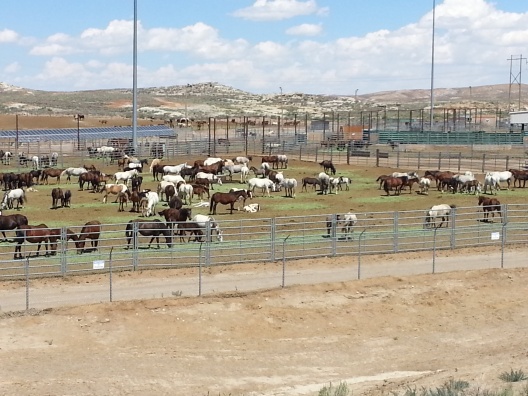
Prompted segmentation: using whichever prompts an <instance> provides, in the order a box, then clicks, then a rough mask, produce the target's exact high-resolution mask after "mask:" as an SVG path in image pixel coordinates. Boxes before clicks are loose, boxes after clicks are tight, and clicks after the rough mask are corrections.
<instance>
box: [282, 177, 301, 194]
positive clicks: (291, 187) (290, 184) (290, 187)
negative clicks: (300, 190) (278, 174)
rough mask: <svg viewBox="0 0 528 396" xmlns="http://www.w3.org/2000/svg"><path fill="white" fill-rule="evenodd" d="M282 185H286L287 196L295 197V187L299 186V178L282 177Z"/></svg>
mask: <svg viewBox="0 0 528 396" xmlns="http://www.w3.org/2000/svg"><path fill="white" fill-rule="evenodd" d="M280 185H281V186H282V187H284V192H285V196H286V198H295V189H296V188H297V180H295V179H293V178H287V179H282V180H281V182H280Z"/></svg>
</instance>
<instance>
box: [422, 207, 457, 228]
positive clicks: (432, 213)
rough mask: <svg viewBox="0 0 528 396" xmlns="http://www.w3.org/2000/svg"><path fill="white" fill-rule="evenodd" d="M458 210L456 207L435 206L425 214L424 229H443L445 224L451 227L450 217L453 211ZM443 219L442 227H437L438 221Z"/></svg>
mask: <svg viewBox="0 0 528 396" xmlns="http://www.w3.org/2000/svg"><path fill="white" fill-rule="evenodd" d="M454 208H456V206H455V205H448V204H440V205H434V206H432V207H431V208H430V209H428V210H427V211H426V212H425V222H424V228H441V227H442V225H443V224H444V223H446V227H448V226H449V216H451V210H452V209H454ZM437 218H441V220H442V221H441V222H440V225H439V226H438V227H437V226H436V219H437Z"/></svg>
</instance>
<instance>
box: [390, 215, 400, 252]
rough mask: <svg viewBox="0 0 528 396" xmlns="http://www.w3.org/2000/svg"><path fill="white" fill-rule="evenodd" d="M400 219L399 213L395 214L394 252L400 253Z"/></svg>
mask: <svg viewBox="0 0 528 396" xmlns="http://www.w3.org/2000/svg"><path fill="white" fill-rule="evenodd" d="M398 219H399V212H394V224H393V231H392V232H393V235H394V237H393V248H392V250H393V252H394V253H398V238H399V235H398Z"/></svg>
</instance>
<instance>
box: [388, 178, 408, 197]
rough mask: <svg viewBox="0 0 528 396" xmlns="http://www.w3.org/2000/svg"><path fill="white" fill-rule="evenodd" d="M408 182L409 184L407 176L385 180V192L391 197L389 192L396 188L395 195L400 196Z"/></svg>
mask: <svg viewBox="0 0 528 396" xmlns="http://www.w3.org/2000/svg"><path fill="white" fill-rule="evenodd" d="M407 182H408V177H406V176H403V177H392V176H391V177H388V178H387V179H385V181H384V182H383V189H384V190H385V192H386V193H387V195H390V194H389V191H390V190H392V189H393V188H394V194H393V195H400V193H401V189H402V187H403V186H404V185H406V184H407Z"/></svg>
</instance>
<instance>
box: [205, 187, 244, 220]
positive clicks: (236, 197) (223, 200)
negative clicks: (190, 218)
mask: <svg viewBox="0 0 528 396" xmlns="http://www.w3.org/2000/svg"><path fill="white" fill-rule="evenodd" d="M248 198H249V199H251V198H253V194H252V192H251V191H250V190H239V191H233V192H227V193H223V192H215V193H214V194H213V195H212V196H211V202H210V204H209V207H210V209H209V214H212V215H213V214H216V206H217V205H218V204H219V203H220V204H222V205H230V211H231V212H230V213H231V214H233V210H234V207H235V203H236V202H238V201H242V200H243V205H242V206H244V205H245V204H246V199H248Z"/></svg>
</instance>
